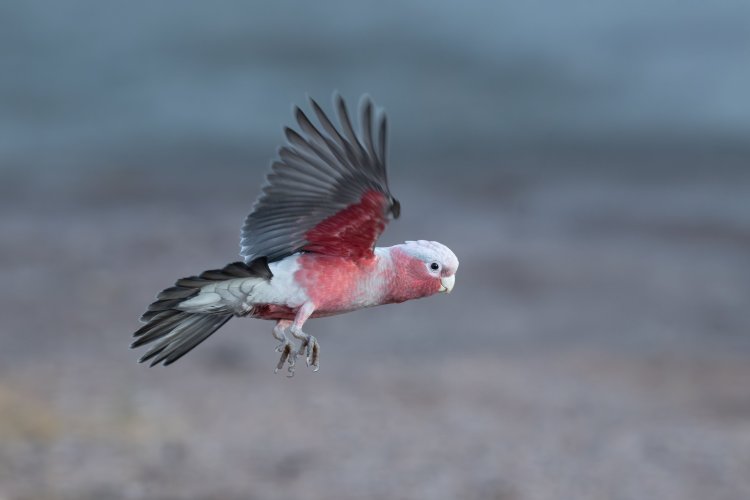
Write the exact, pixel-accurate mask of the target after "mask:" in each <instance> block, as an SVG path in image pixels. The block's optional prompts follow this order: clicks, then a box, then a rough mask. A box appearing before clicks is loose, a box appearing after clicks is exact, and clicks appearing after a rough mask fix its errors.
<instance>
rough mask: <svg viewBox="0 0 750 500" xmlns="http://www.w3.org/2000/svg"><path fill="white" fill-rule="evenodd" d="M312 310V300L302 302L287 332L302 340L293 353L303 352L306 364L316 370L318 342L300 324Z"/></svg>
mask: <svg viewBox="0 0 750 500" xmlns="http://www.w3.org/2000/svg"><path fill="white" fill-rule="evenodd" d="M314 311H315V305H314V304H313V303H312V302H306V303H305V304H303V305H302V307H300V308H299V311H297V316H296V317H295V318H294V323H292V326H291V327H289V332H290V333H291V334H292V336H293V337H294V338H296V339H299V340H301V341H302V342H301V343H300V346H299V350H298V351H297V353H296V354H295V355H299V354H303V353H304V355H305V358H306V360H307V366H312V369H313V371H315V372H316V371H318V370H319V369H320V344H318V340H317V339H316V338H315V337H313V336H312V335H308V334H307V333H305V332H303V331H302V325H304V324H305V321H307V319H308V318H309V317H310V315H311V314H312V313H313V312H314Z"/></svg>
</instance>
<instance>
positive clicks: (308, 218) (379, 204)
mask: <svg viewBox="0 0 750 500" xmlns="http://www.w3.org/2000/svg"><path fill="white" fill-rule="evenodd" d="M333 101H334V107H335V109H336V113H337V115H338V121H339V127H338V128H337V127H336V126H335V125H334V124H333V122H332V121H331V120H330V119H329V118H328V116H326V114H325V113H324V112H323V110H322V109H321V107H320V106H319V105H318V103H317V102H315V101H314V100H312V99H310V103H311V105H312V108H313V111H314V112H315V115H316V117H317V119H318V121H319V122H320V126H319V127H316V126H315V125H313V123H312V122H311V121H310V120H309V119H308V117H307V116H306V115H305V113H303V112H302V110H300V109H299V108H298V107H295V109H294V115H295V118H296V120H297V124H298V125H299V129H300V132H296V131H295V130H292V129H291V128H289V127H286V128H285V129H284V132H285V135H286V139H287V144H286V145H284V146H282V147H281V148H280V149H279V158H278V159H277V160H276V161H274V162H273V164H272V166H271V172H270V173H269V174H268V176H267V177H266V184H265V186H264V187H263V192H262V194H261V196H260V197H259V198H258V200H257V201H256V202H255V205H254V206H253V210H252V212H251V213H250V215H248V216H247V218H246V219H245V223H244V225H243V226H242V233H241V242H240V245H241V248H242V250H241V252H240V255H242V256H243V257H244V259H245V262H251V261H253V260H254V259H256V258H259V257H266V258H267V259H268V261H275V260H279V259H282V258H284V257H286V256H288V255H291V254H293V253H296V252H299V251H309V252H318V253H324V254H330V255H342V256H348V257H353V258H356V257H361V256H366V255H368V254H370V255H371V254H372V249H373V248H374V245H375V240H376V239H377V237H378V236H379V235H380V233H382V231H383V229H384V228H385V225H386V224H387V222H388V220H389V218H390V217H391V216H392V217H398V215H399V212H400V206H399V203H398V201H397V200H396V199H394V198H393V196H392V195H391V194H390V191H389V189H388V179H387V173H386V164H385V154H386V117H385V114H384V113H379V116H378V117H377V119H376V120H374V119H373V104H372V101H371V100H370V99H369V98H368V97H366V96H365V97H363V98H362V99H361V101H360V111H359V117H360V122H361V129H360V132H359V134H357V133H356V132H355V131H354V127H353V126H352V123H351V121H350V120H349V114H348V112H347V109H346V104H345V103H344V100H343V98H342V97H341V96H340V95H338V94H334V99H333ZM373 121H376V122H377V132H376V133H374V131H373Z"/></svg>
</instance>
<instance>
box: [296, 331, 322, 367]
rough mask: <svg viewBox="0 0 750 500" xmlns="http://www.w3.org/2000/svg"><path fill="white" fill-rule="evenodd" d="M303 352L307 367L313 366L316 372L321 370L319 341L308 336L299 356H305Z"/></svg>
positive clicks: (300, 348)
mask: <svg viewBox="0 0 750 500" xmlns="http://www.w3.org/2000/svg"><path fill="white" fill-rule="evenodd" d="M303 351H304V355H305V361H307V366H311V367H312V369H313V371H314V372H316V371H318V370H320V344H319V343H318V339H316V338H315V337H313V336H312V335H308V336H307V337H306V338H305V339H304V340H303V341H302V343H301V344H300V346H299V351H297V354H303Z"/></svg>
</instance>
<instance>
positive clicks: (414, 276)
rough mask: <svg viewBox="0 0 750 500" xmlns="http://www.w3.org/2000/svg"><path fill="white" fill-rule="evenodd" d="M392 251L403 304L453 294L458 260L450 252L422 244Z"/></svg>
mask: <svg viewBox="0 0 750 500" xmlns="http://www.w3.org/2000/svg"><path fill="white" fill-rule="evenodd" d="M392 248H393V256H394V259H395V262H396V267H397V269H396V273H397V276H398V278H397V281H398V283H399V287H400V288H401V290H400V291H401V292H402V293H403V294H404V298H403V300H408V299H416V298H420V297H426V296H428V295H432V294H435V293H438V292H446V293H450V291H451V290H453V285H454V284H455V282H456V270H458V258H457V257H456V254H454V253H453V252H452V251H451V249H450V248H448V247H447V246H445V245H443V244H441V243H438V242H437V241H425V240H419V241H407V242H406V243H403V244H401V245H396V246H394V247H392Z"/></svg>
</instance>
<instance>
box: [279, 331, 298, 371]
mask: <svg viewBox="0 0 750 500" xmlns="http://www.w3.org/2000/svg"><path fill="white" fill-rule="evenodd" d="M291 324H292V322H291V321H290V320H288V319H281V320H279V321H277V322H276V325H275V326H274V327H273V336H274V338H275V339H276V340H278V341H279V342H281V343H280V344H279V345H278V346H277V347H276V352H280V353H281V358H279V364H277V365H276V369H275V370H274V371H273V372H274V373H277V372H278V371H279V370H281V369H282V368H284V363H285V362H286V361H289V373H290V375H289V376H292V375H294V361H295V357H296V352H297V351H296V350H295V348H294V343H293V342H292V341H291V340H289V339H288V338H287V336H286V333H284V330H286V329H287V328H288V327H289V325H291Z"/></svg>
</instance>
